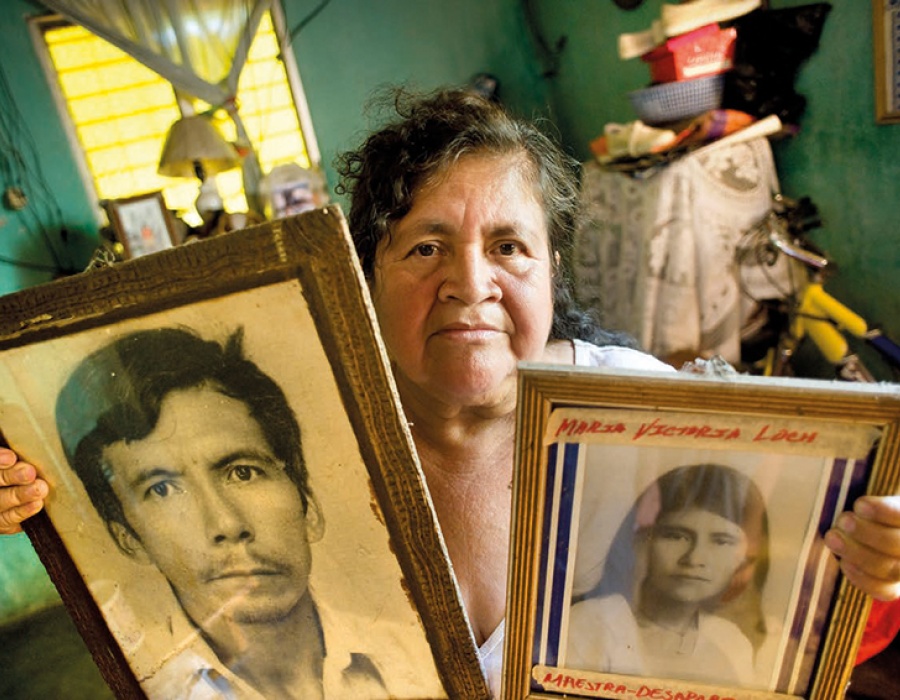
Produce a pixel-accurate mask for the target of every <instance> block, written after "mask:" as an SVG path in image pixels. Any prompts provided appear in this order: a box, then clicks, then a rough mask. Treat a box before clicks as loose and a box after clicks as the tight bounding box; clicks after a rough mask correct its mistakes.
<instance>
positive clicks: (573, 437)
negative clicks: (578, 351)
mask: <svg viewBox="0 0 900 700" xmlns="http://www.w3.org/2000/svg"><path fill="white" fill-rule="evenodd" d="M898 426H900V391H898V390H897V389H896V387H892V386H881V387H872V386H861V385H849V384H840V385H836V384H835V383H826V382H814V381H809V380H807V381H797V380H793V381H771V380H765V379H760V378H753V377H729V378H727V379H721V378H719V379H716V378H708V377H698V376H696V375H688V376H679V375H674V376H666V375H665V374H655V375H654V374H651V373H638V372H634V373H624V374H623V373H621V372H617V373H616V374H611V373H609V372H608V371H605V370H590V369H587V370H577V369H576V370H568V371H560V370H558V369H556V370H554V369H550V368H546V367H544V368H540V367H531V368H526V369H524V370H523V371H522V375H521V378H520V409H519V425H518V428H519V442H518V452H517V465H516V469H517V471H516V476H515V487H514V519H513V550H514V555H513V556H512V557H511V560H512V562H514V563H513V564H512V565H511V571H510V594H509V596H510V599H509V616H508V625H509V632H508V634H509V641H508V642H507V647H506V655H505V664H506V665H505V669H506V672H505V674H504V694H503V696H504V698H507V699H508V698H517V699H518V698H556V697H563V696H565V697H601V698H616V699H621V700H629V699H630V698H642V697H659V698H663V697H682V698H700V697H704V698H711V697H716V698H733V699H735V700H738V699H744V700H760V699H764V698H767V699H770V700H776V699H780V700H784V699H785V698H805V699H812V698H816V699H818V698H832V697H837V696H838V695H840V694H841V693H842V692H843V690H842V689H843V688H844V687H845V685H846V681H847V679H848V676H849V672H850V670H851V668H852V662H853V658H854V653H855V647H856V645H857V644H858V641H859V637H860V635H861V633H862V629H863V626H864V622H865V610H866V606H867V601H866V600H865V597H864V596H863V595H862V594H861V593H860V592H859V591H856V590H855V589H853V588H852V587H850V586H849V585H848V584H847V583H846V582H844V581H843V580H842V577H841V576H840V573H839V568H838V564H837V560H836V559H835V558H834V557H833V555H831V553H830V552H829V550H828V549H827V548H826V547H825V546H824V543H823V536H824V534H825V532H826V531H827V530H828V529H830V528H831V527H832V525H833V523H834V522H835V520H836V518H837V517H838V516H839V515H840V513H841V512H842V511H843V510H845V509H847V508H849V507H850V505H851V504H852V502H853V500H854V499H855V498H856V497H857V496H860V495H862V494H864V493H866V492H869V493H878V494H883V493H893V492H895V490H896V489H897V486H898V483H900V478H898V473H897V468H896V456H897V450H898V434H897V430H898Z"/></svg>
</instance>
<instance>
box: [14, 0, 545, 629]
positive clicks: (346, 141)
mask: <svg viewBox="0 0 900 700" xmlns="http://www.w3.org/2000/svg"><path fill="white" fill-rule="evenodd" d="M319 4H320V3H319V0H285V2H284V3H283V6H284V9H285V14H286V16H287V23H288V26H289V27H294V26H295V25H296V24H297V23H298V22H299V21H300V20H301V19H302V18H304V17H305V16H306V15H307V13H308V12H310V11H311V10H312V9H314V8H315V7H317V6H318V5H319ZM33 12H35V7H34V5H32V4H31V3H29V2H26V1H25V0H5V2H4V4H3V10H2V17H3V19H2V22H0V68H2V70H3V73H4V74H5V76H6V79H7V80H8V82H9V84H10V91H9V92H10V94H9V96H8V97H9V98H10V100H11V102H9V103H8V102H7V95H5V94H2V93H0V100H3V101H4V108H5V109H8V108H9V107H10V105H11V103H12V102H14V103H15V105H16V106H17V107H18V109H19V111H20V112H21V114H22V119H21V120H20V123H19V124H18V125H17V128H19V129H21V131H22V134H23V138H27V139H29V140H30V141H33V142H34V143H35V144H37V146H36V148H35V150H36V152H37V153H38V156H39V157H38V161H39V165H40V169H41V172H42V173H43V175H44V177H45V179H46V181H47V182H48V184H49V187H50V189H51V190H52V191H53V192H54V193H55V206H56V207H58V208H59V210H60V211H61V214H60V215H59V217H58V219H59V220H60V221H64V222H65V223H66V226H67V227H68V228H69V229H71V231H72V233H70V238H71V239H72V243H71V245H70V250H71V257H72V265H73V266H74V267H76V269H80V268H82V267H83V266H84V264H85V262H86V260H87V259H88V257H89V255H90V251H91V250H92V249H93V247H94V245H95V244H96V224H95V222H94V218H93V217H94V207H93V204H92V203H91V202H90V201H89V200H88V197H87V195H86V193H85V191H84V188H83V186H82V184H81V180H80V178H79V176H78V172H77V168H76V166H75V162H74V159H73V158H72V156H71V151H70V147H69V144H68V142H67V140H66V136H65V133H64V131H63V129H62V127H61V124H60V121H59V119H58V117H57V112H56V107H55V104H54V103H53V101H52V98H51V93H50V91H49V89H48V87H47V83H46V79H45V78H44V75H43V73H42V71H41V68H40V65H39V64H38V61H37V58H36V55H35V53H34V50H33V47H32V43H31V38H30V36H29V35H28V33H27V31H26V24H25V17H26V15H28V14H30V13H33ZM293 48H294V51H295V54H296V56H297V60H298V63H299V65H300V71H301V77H302V80H303V84H304V89H305V92H306V96H307V99H308V101H309V106H310V110H311V113H312V118H313V123H314V125H315V130H316V135H317V137H318V142H319V147H320V149H321V151H322V157H323V162H324V165H325V166H326V174H327V175H328V178H329V181H330V183H331V184H332V185H333V184H334V183H335V182H336V179H335V177H334V171H333V169H332V168H331V163H332V162H333V160H334V158H335V156H336V155H337V154H338V153H339V152H341V151H343V150H346V149H347V148H350V147H353V146H355V145H356V144H357V142H358V141H360V140H361V139H362V137H363V135H364V134H365V133H366V131H367V130H368V126H369V122H368V117H367V116H366V115H364V113H363V105H364V103H365V102H366V100H367V99H368V98H369V96H370V94H371V93H372V90H373V88H376V87H378V86H382V85H390V84H397V83H407V84H409V85H410V86H413V87H417V88H420V89H430V88H434V87H437V86H439V85H445V84H464V83H467V82H468V81H469V80H470V79H471V77H472V76H473V75H474V74H476V73H479V72H489V73H493V74H494V75H496V76H497V77H498V78H499V80H500V89H501V94H502V97H503V99H504V101H505V102H506V103H507V104H508V105H509V106H510V107H511V108H512V109H513V110H514V111H516V112H519V113H522V114H527V115H529V116H532V115H542V114H546V113H547V110H546V108H545V106H544V105H545V104H546V101H547V99H546V94H545V91H544V85H543V83H542V81H541V78H540V72H539V66H538V65H537V62H536V61H535V59H534V57H533V55H532V53H531V46H530V44H529V42H528V41H527V35H526V33H525V25H524V22H523V20H522V15H521V12H520V9H519V3H518V2H517V0H456V1H455V2H453V3H447V2H446V1H445V0H416V2H409V1H408V0H379V2H377V3H373V2H371V1H370V0H335V1H334V2H332V3H330V4H329V5H328V6H327V7H326V8H325V9H324V10H323V11H322V12H321V13H320V14H319V15H318V16H317V17H316V18H315V19H314V20H313V21H312V22H311V23H310V24H309V25H308V26H307V27H306V28H305V29H304V31H303V32H302V33H301V34H300V35H299V36H298V37H297V38H296V39H295V41H294V44H293ZM26 214H27V212H26ZM54 233H55V234H56V235H58V231H57V232H54ZM29 256H31V257H29ZM0 257H13V258H16V259H22V260H25V259H28V260H35V261H39V262H40V263H41V264H48V261H51V257H50V255H49V253H48V251H47V249H46V245H45V244H44V242H43V240H42V236H41V235H40V234H39V233H38V232H37V231H35V230H34V228H33V227H32V226H31V220H30V218H27V216H25V215H21V214H16V213H13V212H9V211H6V210H3V209H0ZM50 278H51V275H50V274H49V273H46V272H39V271H34V270H22V269H18V268H14V267H12V266H9V265H4V264H2V263H0V293H7V292H10V291H13V290H16V289H21V288H24V287H28V286H31V285H35V284H39V283H41V282H45V281H47V280H48V279H50ZM56 601H57V598H56V596H55V591H54V589H53V587H52V585H51V584H50V582H49V579H48V578H47V576H46V574H45V573H44V571H43V568H42V567H41V565H40V563H39V561H38V560H37V558H36V556H35V555H34V553H33V550H32V549H31V547H30V544H29V542H28V540H27V538H25V537H24V535H22V536H16V537H0V620H4V619H7V618H9V617H11V616H15V615H18V614H21V613H22V612H23V611H28V610H31V609H33V608H35V607H41V606H43V605H47V604H51V603H54V602H56Z"/></svg>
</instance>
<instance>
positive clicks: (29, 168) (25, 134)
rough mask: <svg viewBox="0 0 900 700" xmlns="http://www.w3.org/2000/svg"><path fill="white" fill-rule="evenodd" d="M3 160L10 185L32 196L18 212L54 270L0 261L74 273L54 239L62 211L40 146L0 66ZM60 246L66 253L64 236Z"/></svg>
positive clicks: (30, 264)
mask: <svg viewBox="0 0 900 700" xmlns="http://www.w3.org/2000/svg"><path fill="white" fill-rule="evenodd" d="M0 160H2V166H0V172H2V174H3V177H4V180H5V181H6V183H7V186H8V187H16V188H19V189H21V190H22V191H23V192H25V193H26V194H28V195H29V196H30V199H31V201H30V202H28V203H27V204H26V205H25V207H23V208H22V209H19V210H18V213H19V215H20V216H21V217H22V219H23V220H25V221H24V223H26V225H28V228H29V230H37V231H38V232H39V233H40V235H41V237H42V238H43V240H44V244H45V246H46V248H47V250H48V251H49V253H50V255H51V257H52V258H53V263H54V267H50V266H48V265H44V264H41V263H35V262H30V261H23V260H14V259H12V258H8V257H0V262H4V263H7V264H11V265H16V266H19V267H24V268H28V269H35V270H42V271H48V272H74V268H73V266H72V264H71V260H70V259H69V256H68V251H66V253H67V254H66V256H65V257H66V263H64V262H63V259H62V257H61V255H60V251H59V250H58V246H57V245H55V244H54V241H53V238H52V236H51V233H50V229H51V228H52V227H54V226H56V227H58V228H59V229H60V230H61V231H62V230H64V229H63V226H62V221H63V214H62V209H61V208H60V206H59V203H58V202H57V201H56V198H55V196H54V194H53V191H52V189H51V188H50V186H49V184H48V183H47V181H46V179H45V178H44V174H43V172H42V170H41V165H40V159H39V157H38V149H37V146H36V144H35V142H34V138H33V137H32V135H31V132H30V131H29V130H28V128H27V125H26V123H25V120H24V118H23V116H22V113H21V112H20V111H19V109H18V107H17V105H16V101H15V98H14V96H13V93H12V89H11V87H10V84H9V80H8V79H7V76H6V72H5V71H4V70H3V67H2V66H0ZM38 205H40V206H38ZM41 210H43V211H44V212H49V216H47V217H43V218H42V215H41ZM45 218H46V220H45ZM29 220H30V221H29ZM60 243H61V247H62V248H63V250H66V248H65V239H64V238H63V237H62V236H61V237H60Z"/></svg>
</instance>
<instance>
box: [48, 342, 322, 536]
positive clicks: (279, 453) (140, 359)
mask: <svg viewBox="0 0 900 700" xmlns="http://www.w3.org/2000/svg"><path fill="white" fill-rule="evenodd" d="M200 386H208V387H209V388H211V389H213V390H215V391H218V392H220V393H221V394H223V395H224V396H228V397H230V398H233V399H236V400H238V401H241V402H242V403H244V404H245V405H246V406H247V408H248V410H249V412H250V415H251V416H252V417H253V419H254V420H255V421H256V422H257V423H258V424H259V427H260V429H261V430H262V432H263V435H264V436H265V438H266V441H267V442H268V444H269V447H270V448H271V449H272V451H273V453H274V454H275V456H276V457H277V458H278V459H279V460H281V461H282V462H283V463H284V465H285V471H286V473H287V474H288V476H289V477H290V479H291V481H293V482H294V483H295V484H296V486H297V489H298V491H299V492H300V497H301V500H302V503H303V507H304V509H305V508H306V506H307V502H308V498H309V495H310V490H309V483H308V476H307V471H306V465H305V463H304V460H303V451H302V446H301V443H300V426H299V425H298V423H297V419H296V417H295V415H294V412H293V410H291V407H290V405H289V404H288V401H287V398H286V397H285V395H284V392H283V391H282V390H281V388H280V387H279V386H278V384H276V383H275V381H274V380H273V379H272V378H271V377H270V376H269V375H267V374H266V373H265V372H263V371H262V370H261V369H260V368H259V367H258V366H257V365H256V364H255V363H254V362H252V361H251V360H249V359H247V357H245V355H244V351H243V330H242V329H238V330H237V331H236V332H234V333H233V334H232V335H231V337H230V338H228V340H227V342H225V343H224V344H219V343H217V342H215V341H210V340H204V339H202V338H200V337H199V336H198V335H196V334H195V333H194V332H192V331H190V330H187V329H183V328H157V329H153V330H145V331H137V332H135V333H130V334H128V335H125V336H123V337H121V338H118V339H117V340H114V341H113V342H112V343H110V344H108V345H105V346H104V347H102V348H100V349H99V350H96V351H95V352H93V353H91V354H90V355H88V356H87V357H86V358H84V359H83V360H82V361H81V362H80V363H79V364H78V366H77V367H76V368H75V370H74V372H72V374H71V375H70V376H69V378H68V380H67V381H66V384H65V386H64V387H63V389H62V391H61V392H60V394H59V397H58V398H57V401H56V424H57V429H58V430H59V435H60V439H61V441H62V445H63V450H64V451H65V455H66V459H67V460H68V462H69V464H70V465H71V467H72V469H73V470H74V471H75V473H76V474H78V477H79V478H80V479H81V481H82V483H83V484H84V487H85V489H86V490H87V493H88V495H89V496H90V499H91V502H92V503H93V504H94V507H95V508H96V509H97V512H98V513H99V514H100V517H102V518H103V521H104V522H105V523H106V526H107V528H108V529H109V530H110V532H112V531H113V530H112V528H111V523H114V522H117V523H120V524H121V525H123V526H124V527H125V528H127V530H128V531H129V532H130V533H131V534H132V535H133V536H134V537H137V534H136V533H135V532H134V530H133V528H132V527H131V525H130V524H129V523H128V521H127V520H126V518H125V514H124V511H123V509H122V504H121V503H120V502H119V499H118V498H117V497H116V495H115V493H114V492H113V489H112V487H111V486H110V483H109V474H108V467H106V466H105V464H104V460H103V451H104V449H105V448H106V447H108V446H109V445H111V444H113V443H116V442H119V441H123V440H124V441H125V442H129V441H132V440H142V439H143V438H145V437H147V435H149V434H150V433H151V432H152V431H153V429H154V428H155V426H156V423H157V422H158V420H159V413H160V407H161V405H162V402H163V400H164V399H165V398H166V396H168V395H169V394H170V393H171V392H173V391H178V390H184V389H192V388H195V387H200ZM113 539H115V540H116V542H118V539H117V538H116V537H113Z"/></svg>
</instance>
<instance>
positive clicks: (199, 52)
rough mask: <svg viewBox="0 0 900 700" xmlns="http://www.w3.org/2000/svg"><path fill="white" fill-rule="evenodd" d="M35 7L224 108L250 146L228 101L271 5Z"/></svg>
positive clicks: (89, 0) (162, 2)
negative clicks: (48, 9)
mask: <svg viewBox="0 0 900 700" xmlns="http://www.w3.org/2000/svg"><path fill="white" fill-rule="evenodd" d="M41 2H42V3H43V4H44V5H46V6H47V7H48V8H50V9H51V10H53V11H54V12H58V13H59V14H61V15H62V16H63V17H65V18H66V19H68V20H70V21H71V22H74V23H76V24H79V25H81V26H83V27H85V28H86V29H89V30H90V31H91V32H93V33H94V34H96V35H97V36H99V37H101V38H102V39H105V40H106V41H108V42H109V43H111V44H113V45H115V46H117V47H118V48H120V49H122V51H125V52H126V53H128V54H129V55H130V56H132V57H133V58H135V59H136V60H137V61H140V62H141V63H142V64H144V65H145V66H147V67H148V68H150V69H151V70H153V71H155V72H156V73H158V74H159V75H161V76H162V77H163V78H165V79H166V80H168V81H169V82H170V83H172V85H174V86H175V88H176V89H177V90H179V91H181V92H183V93H186V94H187V95H190V96H192V97H195V98H198V99H201V100H203V101H205V102H207V103H209V104H211V105H213V106H217V107H218V106H221V107H224V108H225V109H226V110H227V111H228V113H229V115H230V116H231V118H232V120H233V121H234V123H235V127H236V128H237V135H238V140H239V141H241V142H243V143H244V144H246V145H247V146H249V145H250V139H249V137H248V135H247V132H246V129H245V128H244V125H243V122H242V120H241V118H240V115H239V114H238V110H237V107H236V105H235V101H234V96H235V94H236V92H237V85H238V78H239V77H240V74H241V70H242V69H243V67H244V64H245V62H246V60H247V53H248V51H249V50H250V44H251V42H252V41H253V37H254V36H255V34H256V30H257V28H258V27H259V22H260V20H261V18H262V16H263V13H264V12H265V11H266V10H268V9H269V6H270V5H271V2H272V0H41ZM249 153H250V156H249V158H245V164H244V187H245V189H246V190H247V195H248V198H249V197H251V196H252V195H255V194H256V192H257V188H258V183H259V164H258V163H257V161H256V156H255V154H254V153H253V150H252V149H249ZM248 161H249V162H248Z"/></svg>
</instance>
